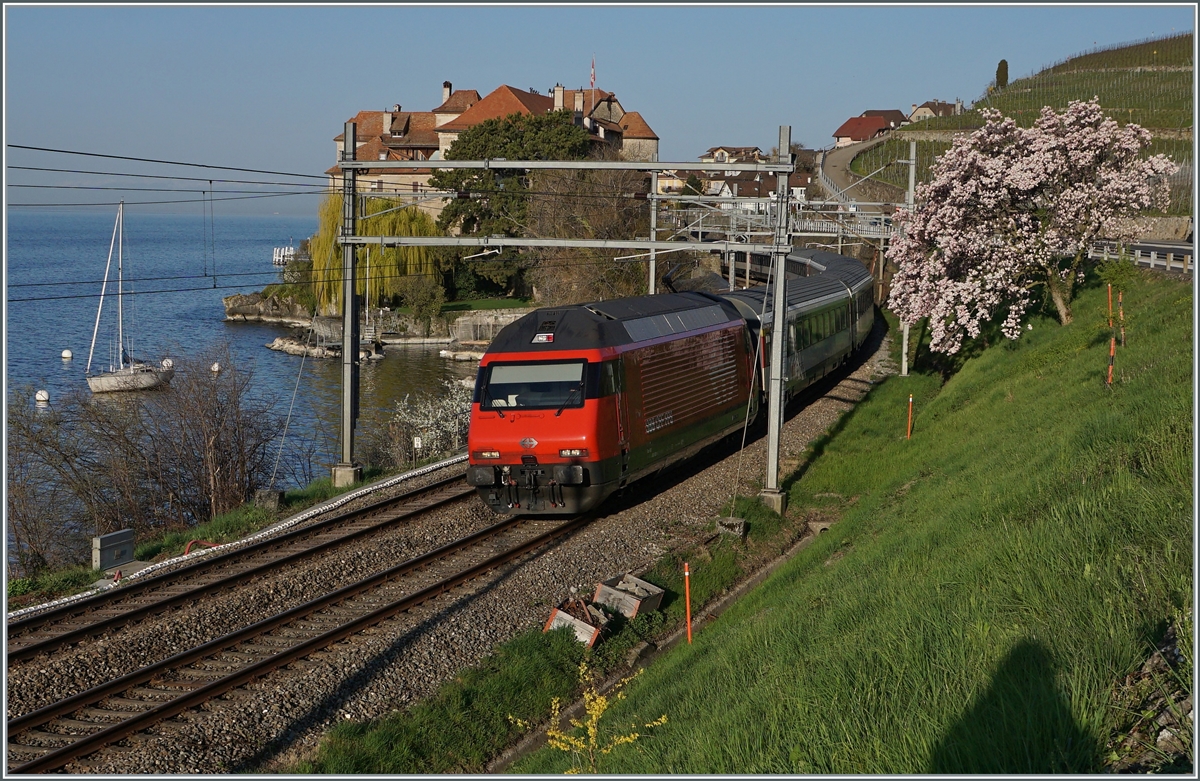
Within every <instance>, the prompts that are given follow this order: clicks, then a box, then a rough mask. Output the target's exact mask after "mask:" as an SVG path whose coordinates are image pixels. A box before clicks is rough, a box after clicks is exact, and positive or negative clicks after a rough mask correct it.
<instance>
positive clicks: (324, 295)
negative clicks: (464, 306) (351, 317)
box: [309, 193, 442, 315]
mask: <svg viewBox="0 0 1200 781" xmlns="http://www.w3.org/2000/svg"><path fill="white" fill-rule="evenodd" d="M317 218H318V225H317V234H316V235H315V236H313V238H312V240H311V241H310V242H309V251H310V252H311V254H312V262H313V286H314V288H315V292H316V297H317V305H318V307H319V309H320V312H321V313H322V314H328V315H332V314H337V313H338V312H340V311H341V307H342V248H341V246H340V245H339V244H338V243H337V236H338V232H339V231H340V229H341V225H342V196H341V194H340V193H335V194H333V195H330V196H329V197H327V198H326V199H325V200H324V201H322V202H321V206H320V207H319V209H318V211H317ZM358 233H359V235H361V236H441V235H442V231H441V230H440V229H439V228H438V227H437V224H436V223H435V222H434V221H433V219H431V218H430V217H429V215H427V214H425V213H424V212H422V211H420V210H419V209H417V208H416V207H415V206H409V207H407V208H405V207H404V203H403V202H402V201H400V200H399V199H392V198H371V199H369V200H368V201H367V216H366V217H365V218H362V219H359V221H358ZM368 265H369V268H368ZM440 271H441V269H440V268H439V263H438V254H437V253H436V252H435V250H434V248H433V247H380V246H379V245H374V246H368V247H365V248H359V249H358V251H357V252H356V253H355V279H356V281H357V284H356V286H355V290H356V291H357V292H358V293H359V294H360V295H362V294H364V293H365V294H367V295H368V299H369V300H370V301H372V302H376V301H382V300H384V299H385V298H392V297H394V296H399V295H402V294H403V293H404V291H405V289H406V286H407V282H408V281H409V280H410V279H413V278H418V277H424V278H425V279H427V280H432V281H433V282H434V283H437V284H438V286H439V287H440V279H439V275H440ZM368 272H369V273H368ZM368 285H369V287H370V289H369V290H368Z"/></svg>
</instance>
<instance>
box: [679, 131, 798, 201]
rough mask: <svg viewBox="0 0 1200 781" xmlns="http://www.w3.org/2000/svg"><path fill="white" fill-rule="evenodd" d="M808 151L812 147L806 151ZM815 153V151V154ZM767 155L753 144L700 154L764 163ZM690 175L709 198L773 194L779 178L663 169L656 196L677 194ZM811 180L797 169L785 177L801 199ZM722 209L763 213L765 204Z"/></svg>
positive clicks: (718, 160) (707, 159)
mask: <svg viewBox="0 0 1200 781" xmlns="http://www.w3.org/2000/svg"><path fill="white" fill-rule="evenodd" d="M805 151H811V150H805ZM814 154H815V153H814ZM767 161H768V155H766V154H764V153H763V151H762V150H761V149H759V148H758V147H756V146H714V147H711V148H710V149H708V150H707V151H705V152H704V154H702V155H700V162H702V163H764V162H767ZM689 176H695V177H696V178H697V179H699V180H700V183H701V185H702V186H703V188H702V189H703V194H704V195H706V196H709V197H733V196H736V197H742V198H750V197H764V198H766V197H772V196H774V195H775V188H776V186H777V184H778V178H777V177H776V176H775V174H765V173H762V172H761V171H685V170H682V169H681V170H671V171H663V172H662V173H660V174H659V176H658V194H659V195H678V194H680V193H682V192H683V189H684V186H685V185H686V184H687V180H688V177H689ZM811 182H812V174H810V173H806V172H804V171H796V172H794V173H793V174H791V175H790V176H789V177H788V189H789V190H791V194H792V195H793V196H794V197H796V198H798V199H800V200H804V197H805V189H806V188H807V187H808V185H809V184H810V183H811ZM718 208H721V209H725V210H732V209H738V210H740V211H749V212H756V213H764V212H766V204H765V203H749V204H732V203H725V204H720V205H719V207H718Z"/></svg>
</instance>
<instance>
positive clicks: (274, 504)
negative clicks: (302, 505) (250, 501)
mask: <svg viewBox="0 0 1200 781" xmlns="http://www.w3.org/2000/svg"><path fill="white" fill-rule="evenodd" d="M282 503H283V491H273V490H271V489H269V488H260V489H258V490H257V491H255V492H254V506H255V507H261V508H263V509H264V510H270V511H271V512H273V513H275V512H279V505H280V504H282Z"/></svg>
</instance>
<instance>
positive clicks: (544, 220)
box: [525, 152, 652, 306]
mask: <svg viewBox="0 0 1200 781" xmlns="http://www.w3.org/2000/svg"><path fill="white" fill-rule="evenodd" d="M606 157H608V158H611V159H615V153H612V152H610V153H608V155H606ZM529 189H530V191H531V192H532V195H531V196H530V203H529V217H528V220H529V222H528V225H527V226H526V231H525V232H526V235H528V236H532V237H536V238H572V239H576V238H579V239H618V238H620V239H628V238H631V237H635V236H648V235H649V233H650V227H649V225H650V211H649V209H650V204H651V203H652V202H651V201H649V200H647V199H646V198H645V195H646V193H647V192H648V191H649V187H648V179H647V177H646V174H645V173H642V172H638V171H552V170H538V171H534V172H531V173H530V188H529ZM638 196H640V197H638ZM621 254H623V253H620V252H614V251H612V250H591V249H578V248H563V247H554V248H547V249H537V250H533V251H531V252H530V256H531V257H532V258H533V259H534V260H535V261H536V262H535V263H534V264H533V267H532V268H531V269H530V270H529V272H528V276H529V278H530V280H531V281H532V283H533V285H534V287H535V288H536V289H537V292H538V297H539V299H540V301H542V302H544V303H545V304H547V305H549V306H555V305H558V304H565V303H576V302H580V301H595V300H598V299H611V298H620V297H623V296H633V295H641V294H644V293H645V292H646V291H647V287H648V284H647V278H646V268H645V263H644V262H629V261H618V260H614V258H615V257H618V256H620V255H621Z"/></svg>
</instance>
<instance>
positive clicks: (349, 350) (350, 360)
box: [333, 122, 362, 488]
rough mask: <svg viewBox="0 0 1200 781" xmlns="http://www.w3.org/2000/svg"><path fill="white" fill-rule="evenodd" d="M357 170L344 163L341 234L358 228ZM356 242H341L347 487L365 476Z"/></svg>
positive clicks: (341, 468) (342, 469) (351, 138)
mask: <svg viewBox="0 0 1200 781" xmlns="http://www.w3.org/2000/svg"><path fill="white" fill-rule="evenodd" d="M355 128H356V126H355V124H354V123H353V122H347V123H346V129H345V133H344V134H343V135H342V160H344V161H352V160H354V150H355V147H356V146H357V144H356V143H355V141H356V138H355ZM357 177H358V170H357V169H356V168H347V167H345V166H343V167H342V236H343V237H350V236H353V235H354V234H355V233H356V232H357V217H356V213H357V206H358V203H357V201H358V186H357ZM356 250H357V246H356V245H354V244H342V460H341V462H340V463H337V464H334V466H333V485H334V487H335V488H345V487H346V486H350V485H353V484H354V483H357V482H358V481H360V480H362V467H361V466H359V465H358V464H355V463H354V423H355V421H356V420H357V419H358V297H357V296H356V295H355V290H354V289H355V284H354V283H355V280H354V253H355V251H356Z"/></svg>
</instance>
